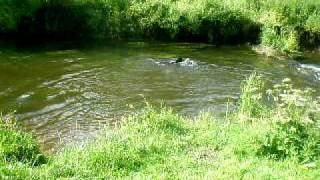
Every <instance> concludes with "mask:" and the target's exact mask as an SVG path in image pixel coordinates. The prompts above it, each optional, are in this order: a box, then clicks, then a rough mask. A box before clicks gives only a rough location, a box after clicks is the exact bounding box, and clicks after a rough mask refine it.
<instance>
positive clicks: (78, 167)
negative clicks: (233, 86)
mask: <svg viewBox="0 0 320 180" xmlns="http://www.w3.org/2000/svg"><path fill="white" fill-rule="evenodd" d="M312 93H313V91H312V90H311V89H304V90H297V89H294V88H293V87H292V85H291V84H290V80H289V79H285V80H284V81H283V83H282V84H279V85H275V86H274V88H272V89H270V90H265V89H264V85H263V81H262V79H261V77H260V76H257V75H252V76H250V78H248V79H247V81H245V82H244V83H243V85H242V95H241V97H240V100H239V108H238V110H237V111H235V112H232V113H229V114H228V116H227V117H226V118H225V120H223V121H221V120H219V121H217V120H216V119H215V118H214V117H213V116H212V115H211V114H208V113H202V114H201V115H199V116H198V117H196V118H194V119H186V118H184V117H182V116H180V115H178V114H176V113H174V112H173V111H172V110H171V109H170V108H165V107H162V108H153V107H151V106H150V105H147V107H146V108H145V109H144V110H142V111H140V112H137V113H136V114H133V115H130V116H128V117H127V118H125V119H124V120H123V122H122V123H121V126H120V127H118V128H110V129H109V128H108V129H106V130H104V131H102V132H101V134H100V135H99V136H98V137H97V139H96V140H94V141H93V142H89V143H88V144H87V145H86V146H84V147H81V148H80V147H74V148H66V149H65V150H62V151H61V152H60V153H58V154H56V155H52V156H51V157H49V158H48V157H47V158H45V157H44V156H43V155H42V154H41V152H40V151H39V148H38V146H37V145H36V143H35V141H34V140H33V139H32V138H31V136H30V135H28V134H26V133H22V132H21V131H19V130H17V129H13V128H12V126H8V125H7V124H8V123H6V121H4V120H2V124H1V128H0V133H1V136H0V138H1V141H0V178H1V179H57V178H76V179H78V178H80V179H83V178H98V179H99V178H101V179H104V178H124V177H127V178H144V179H145V178H157V179H163V178H165V179H166V178H173V179H175V178H177V179H178V178H181V179H184V178H190V179H194V178H213V177H215V178H216V177H218V178H221V179H230V178H231V179H242V178H245V179H283V178H286V179H316V178H317V177H319V175H320V161H319V155H320V152H319V151H320V126H319V125H320V113H319V112H320V110H319V108H320V107H319V106H320V102H319V99H316V98H313V96H312ZM271 102H272V103H271Z"/></svg>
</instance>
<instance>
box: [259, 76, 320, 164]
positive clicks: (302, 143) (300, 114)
mask: <svg viewBox="0 0 320 180" xmlns="http://www.w3.org/2000/svg"><path fill="white" fill-rule="evenodd" d="M268 94H269V95H270V97H271V98H272V100H273V102H274V103H275V104H274V108H273V112H272V114H273V115H272V116H271V117H270V121H271V123H272V127H273V129H272V130H271V131H270V132H268V133H267V135H266V137H265V138H264V139H263V141H262V146H261V149H260V151H261V152H260V153H261V154H264V155H268V156H271V157H274V158H277V159H284V158H287V157H295V158H298V159H299V160H300V161H304V162H308V161H311V160H314V159H315V158H317V157H318V156H319V155H320V133H319V132H320V127H319V123H320V101H319V99H314V98H313V96H312V90H311V89H306V90H298V89H294V88H293V86H292V84H290V79H285V80H284V81H283V83H282V84H280V85H275V87H274V89H273V90H269V91H268Z"/></svg>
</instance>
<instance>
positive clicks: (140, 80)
mask: <svg viewBox="0 0 320 180" xmlns="http://www.w3.org/2000/svg"><path fill="white" fill-rule="evenodd" d="M175 57H184V58H190V59H191V60H192V61H193V62H194V63H195V64H193V65H190V66H189V65H181V64H168V63H166V62H167V61H170V60H171V59H172V58H175ZM253 71H257V72H258V73H260V74H262V75H263V76H264V78H265V79H266V80H267V82H268V83H269V84H271V83H278V82H280V81H281V80H282V79H284V78H287V77H289V78H291V79H292V80H293V82H294V84H295V85H296V86H297V87H312V88H314V89H316V90H317V91H318V90H319V89H320V88H319V87H320V56H319V55H315V54H311V55H309V56H308V58H307V60H305V61H302V62H297V61H294V60H290V59H288V60H284V61H283V60H282V61H279V60H275V59H272V58H267V57H264V56H260V55H257V54H255V53H254V52H253V51H251V50H250V48H248V47H241V46H239V47H238V46H233V47H216V46H212V45H207V44H188V43H147V42H130V43H108V44H103V45H101V44H99V45H75V44H73V43H66V44H63V45H61V44H60V45H44V46H36V47H28V48H25V47H20V46H16V45H12V46H10V47H4V46H3V45H2V46H1V49H0V111H2V112H3V113H4V114H7V113H10V112H13V111H15V115H16V117H17V120H18V121H19V122H21V124H22V126H23V127H24V128H25V129H26V130H27V131H30V132H32V133H34V135H35V136H36V137H37V138H38V140H39V142H40V143H41V145H42V147H43V148H44V149H45V150H56V149H58V148H59V147H62V146H64V145H65V144H70V143H74V142H84V141H85V140H86V139H88V138H91V137H93V136H94V135H95V134H96V133H97V132H98V131H99V129H101V127H103V126H104V125H108V124H111V123H113V122H116V121H119V119H121V117H122V116H123V115H125V114H127V113H130V112H132V111H135V110H138V109H140V108H142V107H143V106H144V104H145V101H147V102H150V103H151V104H154V105H156V106H157V105H159V104H161V103H163V104H165V105H167V106H170V107H172V108H173V109H174V110H175V111H177V112H179V113H181V114H183V115H185V116H193V115H196V114H198V113H199V112H200V111H211V112H213V113H214V114H216V115H217V116H222V115H223V114H224V113H225V111H226V109H227V107H228V106H229V105H228V102H229V104H232V103H235V102H236V101H237V99H238V98H239V95H240V83H241V81H242V80H244V79H245V78H246V76H248V75H250V74H251V73H252V72H253ZM232 107H233V106H232V105H230V106H229V108H230V109H232Z"/></svg>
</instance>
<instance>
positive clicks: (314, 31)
mask: <svg viewBox="0 0 320 180" xmlns="http://www.w3.org/2000/svg"><path fill="white" fill-rule="evenodd" d="M319 7H320V4H319V2H318V1H316V0H308V1H300V0H295V1H291V0H284V1H283V0H282V1H278V0H277V1H273V0H259V1H253V0H226V1H216V0H213V1H212V0H210V1H209V0H177V1H176V0H164V1H163V0H147V1H142V0H95V1H86V0H84V1H75V0H68V1H59V0H50V1H42V0H23V1H17V0H13V1H11V0H10V1H9V0H1V1H0V12H1V13H0V14H1V15H0V25H1V26H0V34H2V37H8V36H12V37H15V38H20V39H23V38H26V39H29V40H34V39H35V38H37V39H45V40H50V39H62V40H65V39H79V38H80V39H81V38H89V39H92V38H107V39H140V38H145V39H157V40H172V41H188V42H208V43H214V44H239V43H253V44H257V43H258V44H259V43H261V44H262V45H263V46H268V47H271V48H274V49H277V50H280V51H281V52H283V53H292V52H296V51H301V50H305V49H315V48H318V47H319V42H320V26H319V24H320V19H319V17H320V15H319Z"/></svg>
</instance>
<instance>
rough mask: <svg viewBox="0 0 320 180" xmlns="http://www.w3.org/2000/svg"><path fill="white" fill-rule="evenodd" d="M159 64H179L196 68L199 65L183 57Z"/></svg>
mask: <svg viewBox="0 0 320 180" xmlns="http://www.w3.org/2000/svg"><path fill="white" fill-rule="evenodd" d="M156 63H157V64H160V65H169V64H177V65H180V66H195V65H197V63H196V62H195V61H193V60H191V59H190V58H182V57H177V58H174V59H169V61H158V62H156Z"/></svg>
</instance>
